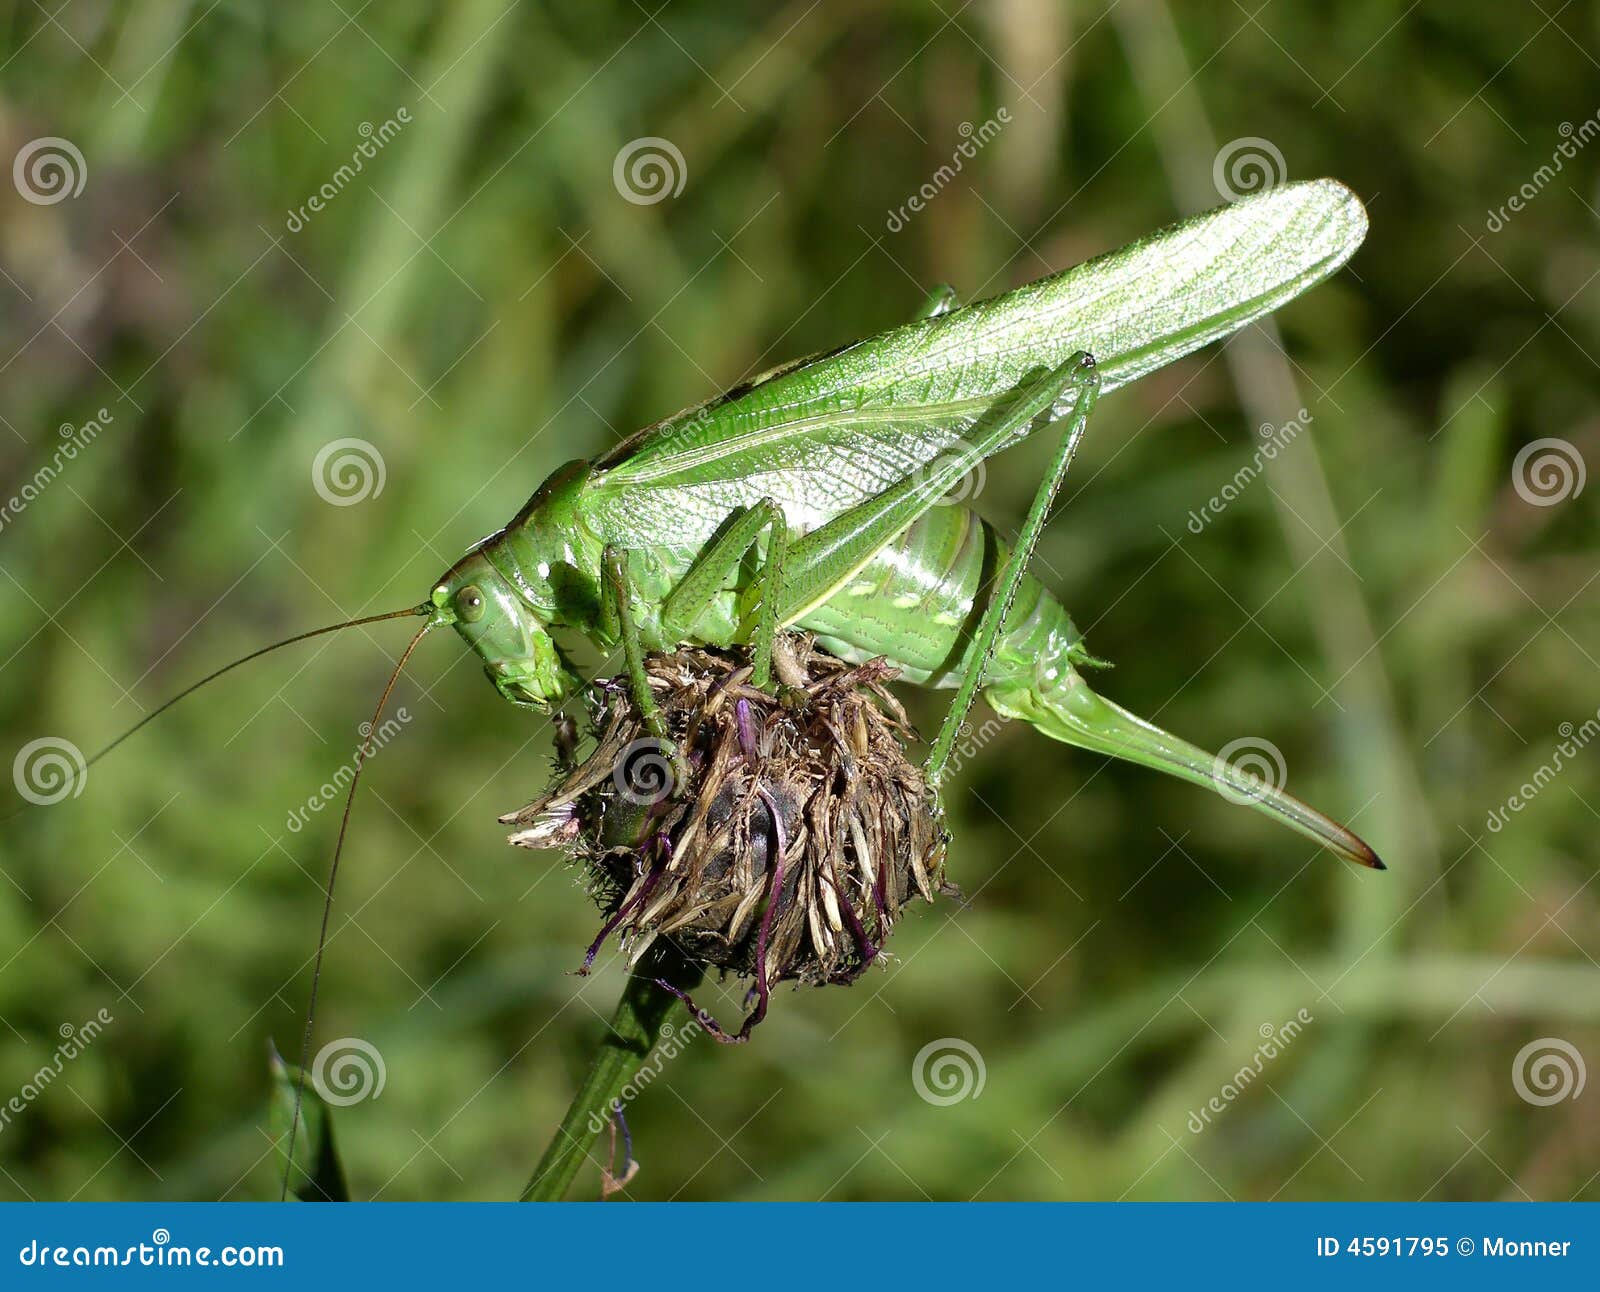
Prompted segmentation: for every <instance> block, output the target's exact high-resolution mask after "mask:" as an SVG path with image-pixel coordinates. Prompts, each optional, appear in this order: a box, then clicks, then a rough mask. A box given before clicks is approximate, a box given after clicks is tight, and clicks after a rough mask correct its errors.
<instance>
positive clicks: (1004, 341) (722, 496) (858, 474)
mask: <svg viewBox="0 0 1600 1292" xmlns="http://www.w3.org/2000/svg"><path fill="white" fill-rule="evenodd" d="M1366 229H1367V220H1366V213H1365V211H1364V210H1363V209H1362V206H1361V203H1360V201H1359V200H1358V199H1357V198H1356V197H1355V195H1354V194H1353V193H1351V192H1350V190H1349V189H1347V188H1345V187H1344V186H1343V185H1342V184H1339V183H1337V182H1335V181H1333V180H1316V181H1311V182H1306V183H1297V184H1286V185H1283V186H1280V187H1278V188H1274V189H1270V190H1268V191H1266V192H1263V193H1260V194H1256V195H1254V196H1252V197H1249V198H1246V199H1245V200H1243V201H1241V202H1237V203H1235V204H1233V205H1231V206H1224V207H1219V208H1217V209H1216V210H1214V211H1208V212H1206V213H1205V214H1203V215H1197V216H1194V217H1192V218H1190V219H1188V220H1185V221H1182V222H1181V223H1179V224H1175V225H1172V226H1171V227H1169V228H1167V229H1163V230H1161V231H1160V232H1158V233H1155V234H1152V235H1150V236H1149V237H1147V238H1143V239H1141V240H1140V241H1138V242H1135V243H1132V244H1130V245H1128V246H1126V247H1123V248H1121V249H1120V250H1118V251H1113V252H1110V253H1109V254H1107V255H1104V256H1100V257H1098V258H1097V259H1094V260H1090V261H1087V262H1086V263H1084V264H1082V265H1079V266H1077V267H1076V268H1073V269H1069V270H1067V271H1065V272H1064V273H1060V274H1057V275H1055V276H1053V277H1050V278H1045V279H1041V280H1040V281H1038V282H1035V283H1030V284H1028V285H1027V286H1025V287H1019V288H1017V289H1016V290H1015V291H1011V292H1007V293H1006V294H1005V295H1003V296H997V297H994V298H993V299H991V300H987V301H980V302H978V303H975V304H972V305H968V306H966V307H964V308H962V309H957V310H953V311H951V312H950V313H947V314H943V315H940V316H938V317H936V318H933V319H929V320H925V321H919V322H915V323H909V324H906V325H905V326H903V327H898V328H894V329H892V330H890V331H888V332H885V333H882V334H880V335H879V336H875V337H871V338H869V339H867V340H864V341H858V342H856V343H855V344H854V345H849V346H846V347H844V348H843V349H840V350H837V351H834V352H833V353H831V354H827V355H823V356H820V357H817V358H814V359H810V360H805V361H802V362H800V363H797V364H793V365H790V366H788V367H786V368H782V369H778V370H777V371H776V372H775V373H773V374H769V375H768V376H766V377H765V378H763V379H761V380H759V381H758V382H756V383H752V384H751V385H749V386H746V387H743V388H741V389H739V390H735V391H732V392H730V393H729V394H727V395H724V396H722V397H720V398H718V399H716V400H713V401H710V402H708V403H706V404H704V405H701V406H700V407H698V408H694V409H689V410H686V411H685V412H683V413H680V414H678V415H676V416H675V417H672V418H669V419H667V420H666V421H665V422H662V423H660V424H659V425H657V426H654V427H651V428H649V430H648V431H647V432H644V433H642V434H641V435H639V436H636V437H635V438H634V439H632V440H630V441H628V442H627V443H626V444H625V445H623V446H621V448H619V449H618V450H617V451H616V452H615V453H613V454H612V455H611V457H610V458H608V459H606V460H604V461H602V462H601V463H600V464H599V466H600V470H599V472H598V474H597V475H596V476H595V478H594V479H593V480H592V481H591V483H590V487H589V489H588V490H587V491H586V499H585V510H586V512H587V514H588V517H589V519H590V521H591V523H592V524H593V525H594V527H595V529H596V532H598V533H600V534H601V535H603V536H604V538H605V539H606V540H607V541H608V542H614V543H619V544H622V545H624V546H659V545H662V544H663V543H666V544H671V545H682V544H698V543H701V542H703V541H704V540H705V539H706V538H708V537H709V536H710V535H711V533H712V531H713V530H714V529H715V528H716V527H717V525H718V524H720V523H721V522H722V521H723V520H724V519H725V518H726V517H727V516H728V514H729V513H730V512H732V511H734V510H736V509H739V508H743V507H747V506H749V505H751V504H752V503H754V502H756V501H758V500H759V499H761V498H764V497H771V498H774V499H776V500H777V502H778V503H779V504H780V505H781V506H782V507H783V508H784V511H785V513H786V514H787V516H788V517H789V521H790V524H791V525H792V526H793V527H794V528H795V529H797V530H799V531H801V532H806V531H809V530H812V529H814V528H816V527H817V526H820V525H822V524H824V523H826V522H827V521H828V520H830V519H833V518H834V517H836V516H838V515H840V514H841V513H842V512H844V511H845V510H847V509H848V508H850V507H853V506H855V505H857V504H859V503H861V502H863V501H864V500H866V499H867V498H871V497H873V496H875V495H878V494H880V493H882V492H883V491H884V490H885V489H887V488H889V487H891V486H892V485H894V484H895V483H897V482H898V481H901V480H904V479H905V478H907V477H908V476H910V475H912V474H913V473H916V472H918V471H919V470H926V469H927V467H928V465H929V464H930V463H933V462H935V461H937V460H938V459H939V458H940V457H941V456H943V455H946V454H948V453H949V452H951V451H952V448H954V449H955V451H958V452H959V449H960V447H961V444H962V441H963V440H964V438H965V436H966V433H967V432H968V431H969V430H970V429H971V428H972V427H973V425H974V424H975V423H976V422H977V421H978V420H979V419H980V418H981V417H982V416H983V415H984V414H985V413H986V412H987V411H988V410H989V409H990V408H991V407H992V406H993V405H994V404H995V402H996V401H997V400H998V399H1000V398H1001V397H1002V396H1004V395H1005V394H1006V393H1007V392H1009V391H1014V390H1015V389H1016V388H1017V387H1018V386H1019V384H1021V383H1022V382H1024V381H1025V379H1026V378H1028V377H1029V376H1030V375H1037V374H1038V372H1039V371H1040V370H1041V369H1051V368H1055V367H1057V366H1058V365H1060V364H1061V363H1063V362H1065V361H1066V360H1067V359H1068V358H1070V357H1071V355H1073V354H1074V353H1075V352H1077V351H1079V350H1087V351H1089V352H1090V353H1091V354H1093V355H1094V357H1095V359H1096V361H1097V362H1098V364H1099V367H1100V373H1101V380H1102V389H1103V390H1114V389H1116V388H1117V387H1118V386H1121V385H1125V384H1126V383H1128V382H1130V381H1132V380H1134V379H1135V378H1136V377H1141V376H1143V375H1144V374H1145V373H1147V372H1151V371H1153V370H1154V369H1156V368H1159V367H1161V366H1162V365H1164V364H1167V363H1170V362H1172V360H1174V359H1177V358H1179V357H1181V356H1182V355H1185V354H1188V353H1189V352H1190V351H1192V350H1195V349H1197V348H1199V347H1200V346H1202V345H1204V344H1206V343H1207V342H1208V341H1213V340H1216V339H1217V338H1219V337H1223V336H1226V335H1228V334H1229V333H1231V332H1234V331H1236V330H1237V329H1238V328H1240V327H1242V326H1244V325H1245V324H1246V323H1248V322H1250V321H1251V320H1253V319H1256V318H1259V317H1260V316H1261V315H1263V314H1266V313H1269V312H1270V311H1272V310H1274V309H1277V308H1278V307H1279V306H1280V305H1282V304H1284V303H1285V302H1286V301H1289V300H1291V299H1292V298H1294V297H1295V296H1298V295H1299V294H1300V293H1301V292H1302V291H1304V290H1305V289H1306V288H1308V287H1310V286H1311V285H1313V284H1314V283H1316V282H1318V281H1320V280H1321V279H1323V278H1325V277H1327V276H1328V275H1329V274H1331V273H1333V272H1334V271H1335V270H1336V269H1338V268H1339V266H1341V265H1342V264H1344V262H1345V261H1346V260H1347V259H1349V257H1350V256H1351V254H1352V253H1353V252H1354V251H1355V249H1356V248H1357V247H1358V246H1360V244H1361V240H1362V238H1363V237H1364V236H1365V235H1366ZM1057 411H1058V412H1061V411H1064V410H1057ZM1002 447H1003V446H1002Z"/></svg>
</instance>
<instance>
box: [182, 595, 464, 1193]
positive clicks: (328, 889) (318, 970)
mask: <svg viewBox="0 0 1600 1292" xmlns="http://www.w3.org/2000/svg"><path fill="white" fill-rule="evenodd" d="M432 609H433V607H432V606H424V607H419V608H418V609H416V610H406V611H401V612H400V613H402V614H425V613H429V612H431V611H432ZM379 617H380V618H393V617H394V616H388V615H385V616H379ZM432 626H433V625H432V624H423V625H422V627H421V628H419V629H417V635H416V636H415V637H413V638H412V639H411V644H410V645H409V646H407V647H406V648H405V650H404V651H403V652H402V653H401V655H400V662H399V663H397V664H396V665H395V666H394V672H393V673H391V674H389V682H388V684H387V685H386V686H385V687H384V688H383V694H382V695H381V696H379V697H378V707H377V708H376V709H375V710H374V711H373V714H372V722H371V724H370V725H369V726H368V727H367V732H368V735H367V737H366V739H364V740H362V742H361V744H360V746H359V747H358V748H357V749H356V756H355V758H354V759H353V760H352V763H351V765H352V766H353V767H354V768H355V771H354V772H353V773H352V775H351V777H350V791H349V793H347V794H346V795H345V797H344V815H343V816H342V817H340V818H339V837H338V839H337V841H336V842H335V843H334V845H333V862H332V864H331V865H330V866H329V867H328V882H327V884H326V885H325V886H324V888H323V890H322V891H323V900H322V929H321V931H320V932H319V933H318V934H317V954H316V955H315V956H314V957H313V958H312V961H311V999H310V1000H309V1001H308V1002H307V1003H306V1030H305V1035H304V1036H303V1037H302V1038H301V1040H300V1071H299V1072H298V1074H297V1075H296V1078H295V1083H294V1113H293V1115H291V1116H290V1118H289V1151H288V1152H287V1153H286V1154H285V1155H284V1159H283V1191H282V1192H281V1193H280V1194H279V1199H280V1201H286V1200H287V1199H288V1197H289V1180H290V1177H291V1176H292V1174H293V1172H294V1142H295V1139H296V1137H297V1135H298V1133H299V1130H300V1110H301V1105H302V1104H303V1103H304V1102H305V1097H306V1063H307V1061H308V1060H309V1059H310V1057H311V1030H312V1028H313V1027H314V1026H315V1025H316V1020H317V988H318V987H320V986H321V985H322V956H323V952H325V951H326V950H327V949H328V923H329V921H330V919H331V918H332V916H333V886H334V883H335V882H336V881H337V880H338V878H339V858H340V856H341V855H342V854H343V852H344V836H345V831H346V830H348V829H349V828H350V809H351V807H352V806H354V804H355V801H356V786H357V785H359V784H360V783H361V772H362V769H363V768H364V767H366V765H367V748H368V742H369V741H370V740H371V738H372V735H371V733H373V732H376V731H377V730H378V723H379V722H380V721H382V719H383V711H384V708H385V707H386V706H387V705H388V703H389V696H390V694H391V693H393V691H394V685H395V683H396V682H398V681H399V680H400V670H401V669H403V668H404V667H405V666H406V661H407V660H409V659H410V658H411V652H412V651H414V650H416V649H417V644H418V643H419V642H420V641H421V640H422V638H423V634H425V633H426V632H427V631H428V629H429V628H431V627H432ZM152 716H154V715H152Z"/></svg>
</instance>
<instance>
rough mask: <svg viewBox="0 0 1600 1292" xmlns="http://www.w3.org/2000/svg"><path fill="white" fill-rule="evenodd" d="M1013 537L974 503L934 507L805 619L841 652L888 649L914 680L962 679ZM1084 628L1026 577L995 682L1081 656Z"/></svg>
mask: <svg viewBox="0 0 1600 1292" xmlns="http://www.w3.org/2000/svg"><path fill="white" fill-rule="evenodd" d="M1009 555H1010V549H1009V547H1008V546H1007V544H1006V543H1005V542H1004V541H1003V540H1002V539H1001V538H1000V537H999V535H998V534H996V533H995V531H994V529H993V528H992V527H991V526H990V525H989V524H988V523H987V522H986V521H984V520H982V519H980V518H979V517H978V516H977V514H976V513H974V512H973V511H972V510H971V509H970V508H967V507H960V506H945V507H934V508H933V509H932V510H930V511H928V512H926V513H924V514H923V516H922V517H921V518H920V519H919V520H917V521H916V522H915V523H914V524H913V525H912V526H911V528H910V529H909V530H907V531H906V533H905V534H904V535H902V536H901V538H900V540H899V541H898V542H896V543H894V544H892V545H890V546H889V547H887V548H885V549H883V550H882V551H881V552H879V553H878V554H877V556H875V557H874V558H873V559H872V560H871V561H869V562H868V563H867V564H866V565H865V566H864V567H863V568H862V569H861V571H860V572H859V573H858V574H857V575H856V576H855V578H853V579H852V580H851V581H850V582H849V583H848V584H847V585H846V586H845V587H844V588H843V589H841V590H840V591H839V592H836V593H835V594H834V595H833V597H832V598H831V599H830V600H829V601H828V602H826V603H825V604H824V605H822V606H820V607H818V608H817V609H816V610H814V611H812V612H811V613H810V614H808V615H806V616H805V617H804V618H803V619H801V620H800V621H799V623H798V624H797V627H800V628H804V629H806V630H808V631H810V632H814V633H816V634H817V636H818V638H819V639H820V640H821V642H822V644H823V646H825V647H826V648H827V649H828V650H831V651H833V652H834V653H835V654H837V655H839V656H841V657H842V658H845V659H849V660H865V659H870V658H872V657H873V656H875V655H884V656H887V657H888V659H889V661H890V663H892V664H894V665H895V666H896V667H898V668H899V669H900V670H901V675H902V676H903V677H904V678H905V679H906V681H908V682H919V683H927V684H929V685H932V686H954V685H955V684H956V682H957V681H958V680H959V677H960V672H961V665H962V664H963V662H964V661H965V658H966V655H967V652H968V651H969V649H970V648H971V638H972V633H973V631H974V629H976V627H977V624H978V619H979V618H980V616H981V615H982V613H983V608H984V606H985V604H987V603H986V600H985V599H984V598H985V595H986V593H987V590H988V589H989V588H990V587H992V586H993V582H994V573H995V570H996V568H997V567H998V566H999V565H1000V564H1001V563H1002V562H1004V561H1005V560H1006V559H1007V558H1008V557H1009ZM1080 643H1081V635H1080V634H1079V632H1078V630H1077V628H1076V627H1074V625H1073V623H1072V620H1071V619H1070V618H1069V617H1068V615H1067V612H1066V611H1065V610H1064V609H1063V608H1062V606H1061V604H1060V603H1059V602H1058V601H1056V600H1055V598H1054V597H1052V596H1051V595H1050V594H1049V593H1048V592H1046V591H1045V590H1044V588H1043V587H1042V586H1041V585H1040V584H1039V582H1038V581H1037V580H1036V579H1033V578H1032V577H1025V578H1024V579H1023V580H1022V584H1021V586H1020V587H1019V588H1018V590H1017V598H1016V600H1015V601H1014V602H1013V603H1012V606H1011V612H1010V613H1009V614H1008V615H1007V616H1006V622H1005V628H1004V630H1003V631H1002V633H1001V636H1000V641H999V643H998V646H997V648H996V650H995V658H994V661H993V663H992V664H991V665H990V668H989V674H988V678H989V680H990V681H991V682H999V681H1002V680H1010V679H1012V678H1015V677H1017V676H1019V675H1022V676H1030V677H1031V676H1037V675H1038V674H1037V672H1036V670H1037V669H1038V667H1039V666H1040V665H1048V664H1049V663H1051V662H1053V661H1055V660H1057V659H1062V660H1073V659H1077V658H1080V657H1081V651H1082V646H1081V644H1080Z"/></svg>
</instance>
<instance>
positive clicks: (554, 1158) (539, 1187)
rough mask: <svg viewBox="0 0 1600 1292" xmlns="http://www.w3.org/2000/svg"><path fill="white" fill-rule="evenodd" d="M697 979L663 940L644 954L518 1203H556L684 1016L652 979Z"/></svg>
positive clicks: (686, 984) (697, 972) (683, 983)
mask: <svg viewBox="0 0 1600 1292" xmlns="http://www.w3.org/2000/svg"><path fill="white" fill-rule="evenodd" d="M703 974H704V970H702V969H701V968H700V967H699V966H698V965H693V964H690V963H689V961H687V960H686V959H684V957H683V956H682V955H681V954H680V953H679V952H678V951H677V949H676V948H674V947H672V946H671V945H670V944H669V943H668V942H667V941H666V939H664V938H663V939H661V940H659V941H657V943H656V944H655V946H653V947H651V948H650V950H649V951H648V952H646V954H645V956H644V958H643V960H641V961H640V963H639V967H638V968H637V969H635V970H634V972H633V973H632V974H631V975H630V976H629V978H628V983H627V986H625V987H624V988H623V989H622V999H621V1000H619V1001H618V1002H617V1010H616V1013H615V1014H613V1015H612V1018H611V1025H610V1027H609V1029H608V1030H607V1032H606V1035H605V1037H604V1038H603V1039H602V1040H601V1042H600V1047H599V1049H598V1050H596V1051H595V1056H594V1061H593V1062H592V1063H591V1064H590V1065H589V1074H588V1076H586V1077H585V1078H584V1081H583V1085H582V1086H581V1087H580V1088H579V1090H578V1093H577V1095H576V1096H575V1097H574V1098H573V1100H572V1106H571V1107H570V1108H568V1109H567V1115H566V1116H565V1117H564V1118H562V1120H561V1126H560V1127H559V1128H558V1129H557V1131H556V1133H555V1138H553V1139H552V1140H551V1141H550V1146H549V1147H548V1148H546V1149H545V1151H544V1156H543V1157H542V1158H540V1159H539V1165H538V1166H537V1167H535V1168H534V1172H533V1178H532V1179H531V1180H529V1181H528V1186H527V1188H525V1189H524V1190H523V1191H522V1201H523V1202H560V1201H561V1199H563V1198H564V1197H566V1196H567V1190H568V1189H570V1188H571V1187H572V1182H573V1180H575V1179H576V1178H577V1175H578V1171H579V1169H580V1168H581V1167H582V1166H583V1163H584V1161H585V1159H587V1158H588V1157H590V1155H591V1152H592V1150H593V1148H594V1145H595V1143H596V1141H598V1140H599V1138H600V1136H601V1134H603V1133H604V1131H605V1128H606V1126H607V1125H608V1124H609V1123H610V1121H611V1106H612V1101H613V1100H614V1099H616V1098H617V1096H618V1095H619V1094H620V1093H621V1092H622V1088H623V1087H624V1086H625V1085H627V1084H628V1082H629V1081H631V1080H632V1079H633V1077H634V1074H635V1073H637V1072H638V1071H639V1069H640V1068H641V1067H643V1066H644V1061H645V1060H646V1059H647V1058H649V1057H650V1051H651V1050H653V1049H654V1048H655V1044H656V1042H657V1041H658V1040H660V1038H661V1029H662V1027H663V1026H665V1025H666V1023H667V1022H668V1021H669V1020H670V1019H671V1018H672V1016H673V1014H674V1013H675V1012H676V1013H686V1012H687V1011H686V1010H685V1009H684V1006H683V1004H682V1002H680V1001H679V1000H678V998H677V997H676V996H674V995H673V994H672V993H671V992H669V991H667V990H666V989H665V988H663V987H661V986H660V985H658V984H657V982H656V979H657V978H661V979H664V980H665V981H667V982H670V983H672V984H673V985H674V986H676V987H678V988H680V989H682V990H684V991H689V990H691V989H692V988H693V987H694V986H695V985H696V984H697V983H698V982H699V981H700V979H701V977H702V976H703Z"/></svg>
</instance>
